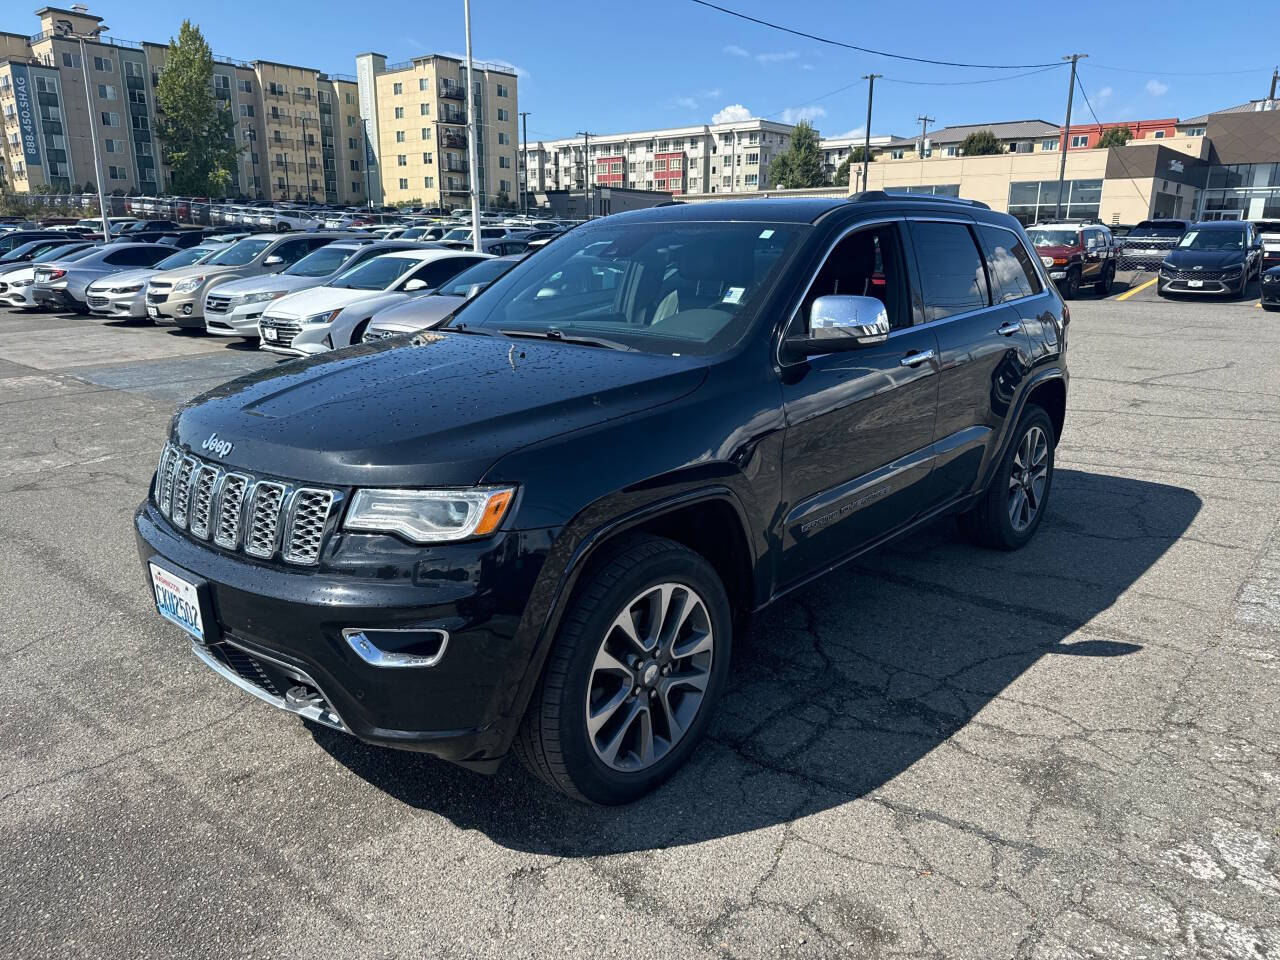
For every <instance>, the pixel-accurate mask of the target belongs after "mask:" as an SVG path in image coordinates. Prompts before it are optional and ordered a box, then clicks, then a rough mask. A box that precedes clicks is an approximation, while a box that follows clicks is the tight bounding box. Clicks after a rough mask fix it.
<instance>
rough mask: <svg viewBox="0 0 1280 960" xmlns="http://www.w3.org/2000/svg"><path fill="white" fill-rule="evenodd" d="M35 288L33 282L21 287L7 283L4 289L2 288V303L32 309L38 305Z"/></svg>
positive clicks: (0, 300)
mask: <svg viewBox="0 0 1280 960" xmlns="http://www.w3.org/2000/svg"><path fill="white" fill-rule="evenodd" d="M35 289H36V288H35V284H32V283H28V284H26V285H24V286H21V287H18V286H14V285H13V284H5V285H4V289H3V290H0V305H3V306H6V307H16V308H18V309H20V310H30V309H31V308H32V307H34V306H36V301H35V297H34V293H35Z"/></svg>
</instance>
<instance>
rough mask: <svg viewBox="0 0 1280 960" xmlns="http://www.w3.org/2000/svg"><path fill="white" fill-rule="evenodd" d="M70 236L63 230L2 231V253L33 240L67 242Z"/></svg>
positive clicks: (0, 242) (0, 235) (0, 236)
mask: <svg viewBox="0 0 1280 960" xmlns="http://www.w3.org/2000/svg"><path fill="white" fill-rule="evenodd" d="M68 239H69V237H68V236H67V234H66V232H65V231H63V230H43V229H40V230H10V231H8V232H7V233H0V254H6V253H8V252H9V251H11V250H15V249H17V248H18V247H21V246H25V245H26V244H28V243H30V242H31V241H33V240H56V241H58V242H60V243H66V242H67V240H68Z"/></svg>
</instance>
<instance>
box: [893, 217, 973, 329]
mask: <svg viewBox="0 0 1280 960" xmlns="http://www.w3.org/2000/svg"><path fill="white" fill-rule="evenodd" d="M911 238H912V240H913V241H914V243H915V248H916V264H917V266H918V267H919V270H920V283H921V286H922V287H923V289H922V291H921V292H922V293H923V294H924V318H925V320H926V321H928V320H941V319H942V318H943V317H949V316H952V315H953V314H957V313H964V312H965V311H967V310H978V309H980V308H982V307H985V306H987V305H988V303H989V301H988V299H987V276H986V271H985V270H984V269H983V265H982V257H981V256H979V254H978V248H977V247H976V246H975V245H974V242H973V234H972V233H970V232H969V228H968V227H967V226H965V225H964V224H960V223H928V222H917V223H912V224H911Z"/></svg>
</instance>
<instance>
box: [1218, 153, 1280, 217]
mask: <svg viewBox="0 0 1280 960" xmlns="http://www.w3.org/2000/svg"><path fill="white" fill-rule="evenodd" d="M1199 219H1201V220H1280V163H1237V164H1231V165H1229V166H1217V167H1210V168H1209V179H1208V182H1207V186H1206V188H1205V190H1204V192H1203V194H1202V196H1201V201H1200V215H1199Z"/></svg>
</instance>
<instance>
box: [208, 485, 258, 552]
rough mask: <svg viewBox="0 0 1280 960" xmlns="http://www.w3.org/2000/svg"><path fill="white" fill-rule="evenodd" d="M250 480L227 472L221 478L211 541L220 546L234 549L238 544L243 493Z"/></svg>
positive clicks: (243, 501)
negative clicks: (220, 489)
mask: <svg viewBox="0 0 1280 960" xmlns="http://www.w3.org/2000/svg"><path fill="white" fill-rule="evenodd" d="M250 482H251V481H250V480H249V478H248V477H246V476H245V475H244V474H241V473H228V474H227V475H226V476H225V477H223V478H222V492H221V494H220V495H219V499H218V522H217V524H216V525H215V527H214V531H213V542H214V543H216V544H217V545H218V546H220V547H225V548H226V549H228V550H234V549H236V547H238V546H240V524H241V522H242V520H243V517H244V503H245V495H246V494H247V493H248V492H249V484H250Z"/></svg>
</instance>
